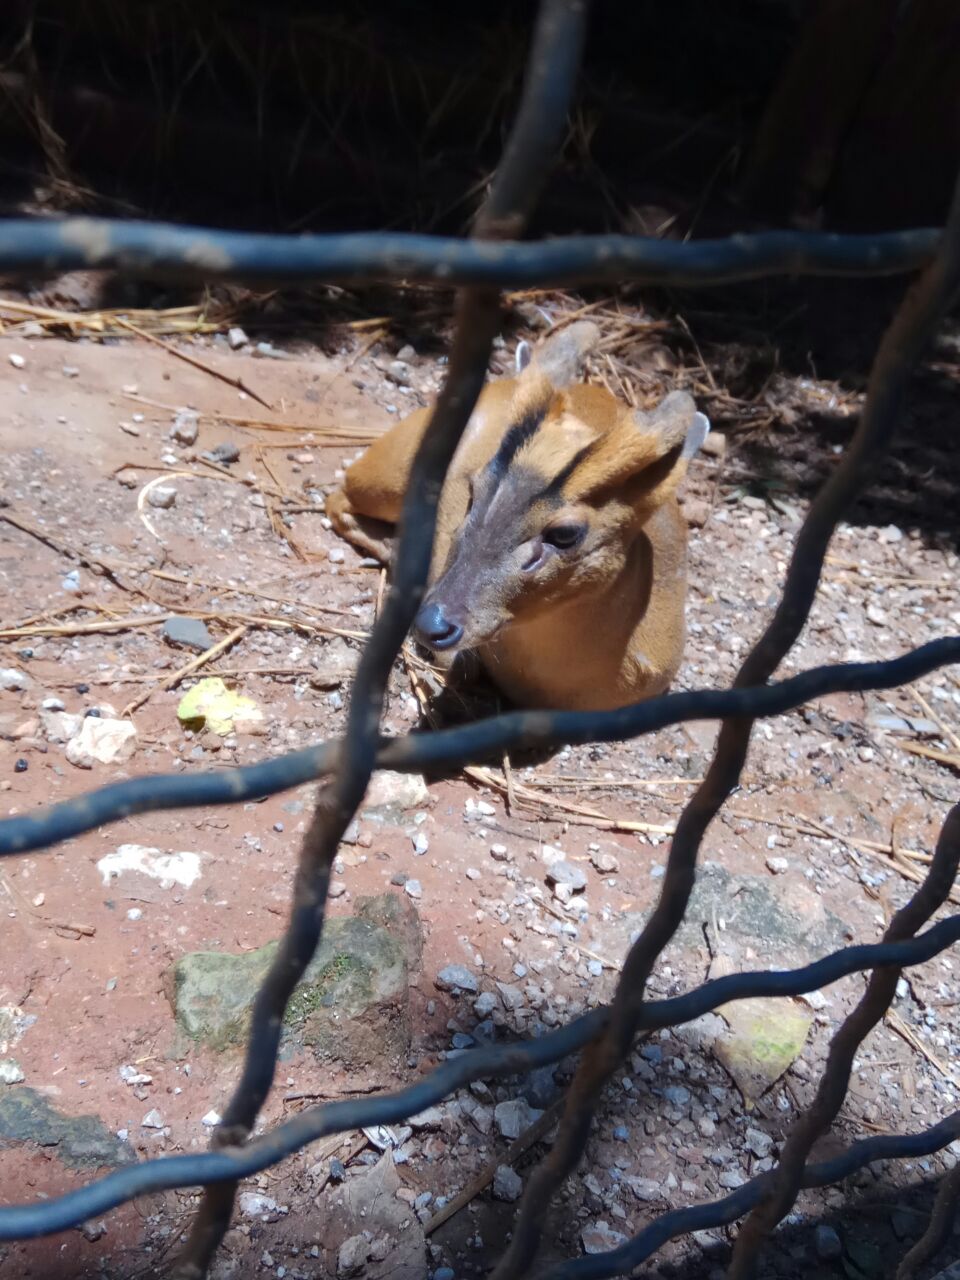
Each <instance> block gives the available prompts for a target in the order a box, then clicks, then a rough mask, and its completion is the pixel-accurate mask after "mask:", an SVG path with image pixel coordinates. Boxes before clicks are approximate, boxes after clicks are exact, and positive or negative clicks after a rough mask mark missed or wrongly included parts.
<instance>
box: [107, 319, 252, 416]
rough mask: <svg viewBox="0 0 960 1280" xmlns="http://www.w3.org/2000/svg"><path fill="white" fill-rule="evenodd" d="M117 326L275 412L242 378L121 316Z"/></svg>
mask: <svg viewBox="0 0 960 1280" xmlns="http://www.w3.org/2000/svg"><path fill="white" fill-rule="evenodd" d="M117 324H119V325H120V326H121V327H122V328H124V329H129V330H130V332H131V333H135V334H136V335H137V337H138V338H144V339H145V340H146V341H147V342H152V343H153V345H154V346H155V347H160V348H161V350H163V351H166V352H168V354H170V355H172V356H175V357H176V358H177V359H178V360H182V361H183V362H184V363H185V364H189V365H193V367H194V369H199V370H200V371H201V372H202V373H208V374H209V375H210V377H211V378H217V379H219V381H220V382H225V383H226V384H227V386H228V387H234V388H235V389H236V390H237V391H242V392H243V393H244V394H245V395H248V396H250V398H251V399H252V400H256V402H257V403H258V404H262V405H263V407H264V408H265V409H269V410H270V412H271V413H272V412H273V405H272V404H270V402H269V401H268V400H264V398H263V396H261V395H258V394H257V393H256V391H253V390H252V389H251V388H250V387H248V386H247V385H246V383H245V382H244V381H243V379H242V378H231V377H230V375H229V374H228V373H221V372H220V370H219V369H214V368H213V367H212V366H211V365H209V364H206V363H205V362H204V361H203V360H198V359H197V357H196V356H190V355H187V353H186V352H185V351H179V350H178V349H177V348H176V347H175V346H173V344H172V343H170V342H164V341H163V339H162V338H158V337H156V336H155V335H154V334H152V333H148V332H147V331H146V329H141V328H140V326H139V325H135V324H131V323H130V321H129V320H124V319H122V318H121V317H120V316H118V317H117Z"/></svg>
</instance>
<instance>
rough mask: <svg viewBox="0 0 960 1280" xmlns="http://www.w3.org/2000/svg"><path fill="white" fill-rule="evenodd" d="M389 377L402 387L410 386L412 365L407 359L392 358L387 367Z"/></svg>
mask: <svg viewBox="0 0 960 1280" xmlns="http://www.w3.org/2000/svg"><path fill="white" fill-rule="evenodd" d="M386 374H387V377H388V378H389V379H390V380H391V381H392V382H395V383H396V384H397V385H398V386H400V387H409V386H410V366H409V365H408V364H407V362H406V360H391V361H390V363H389V364H388V365H387V369H386Z"/></svg>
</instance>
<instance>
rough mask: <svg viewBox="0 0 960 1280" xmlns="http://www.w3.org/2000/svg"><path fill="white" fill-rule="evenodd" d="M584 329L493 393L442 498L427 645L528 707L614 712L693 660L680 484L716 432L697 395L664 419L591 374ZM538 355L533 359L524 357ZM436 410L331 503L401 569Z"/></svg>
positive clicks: (349, 534) (419, 624) (521, 367)
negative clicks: (419, 462)
mask: <svg viewBox="0 0 960 1280" xmlns="http://www.w3.org/2000/svg"><path fill="white" fill-rule="evenodd" d="M598 336H599V335H598V330H597V328H596V326H595V325H594V324H592V323H590V322H589V321H581V322H579V323H575V324H572V325H570V326H569V327H567V328H566V329H563V330H561V331H560V332H558V333H557V334H556V335H555V336H553V337H551V338H548V339H547V340H546V341H545V342H544V343H543V345H542V347H541V348H540V350H539V351H537V352H536V353H535V354H534V355H533V357H532V358H528V360H527V361H526V362H524V360H523V356H522V354H521V353H522V352H523V349H524V347H525V344H523V346H522V347H521V351H518V360H517V365H518V373H517V376H516V377H515V378H504V379H501V380H498V381H496V382H491V383H488V384H487V385H486V386H485V387H484V389H483V392H482V394H481V396H480V399H479V401H478V403H477V406H476V408H475V410H474V412H473V415H472V417H471V419H470V422H469V423H468V425H467V429H466V431H465V433H464V435H463V438H462V440H461V442H460V445H459V446H458V448H457V452H456V454H455V456H454V459H453V462H452V463H451V465H450V469H449V471H448V473H447V478H446V481H445V483H444V486H443V491H442V493H441V497H440V506H439V512H438V518H437V532H436V538H435V541H434V548H433V562H432V567H431V571H430V578H429V585H428V590H427V593H426V595H425V597H424V600H423V603H422V605H421V607H420V610H419V612H418V613H417V617H416V622H415V636H416V638H417V639H418V640H419V641H420V642H421V643H422V644H424V645H425V646H427V647H428V648H430V649H432V650H433V652H434V653H435V654H436V655H437V656H438V658H443V659H444V660H446V659H448V658H449V659H451V660H452V657H453V656H455V655H456V654H457V653H459V652H462V651H468V650H472V651H474V652H475V653H476V655H477V656H478V657H479V659H480V662H481V664H482V666H483V667H484V668H485V670H486V672H487V673H488V675H489V676H490V677H491V679H492V680H493V681H494V683H495V684H497V685H498V686H499V687H500V689H501V690H502V691H503V692H504V693H505V694H506V695H507V697H508V698H509V699H510V700H511V701H513V702H515V703H517V704H519V705H521V706H527V707H558V708H568V709H595V710H601V709H605V708H610V707H619V706H624V705H625V704H627V703H630V702H637V701H639V700H640V699H642V698H647V697H650V696H652V695H653V694H657V693H662V692H663V690H664V689H666V688H667V686H668V685H669V684H670V682H671V680H672V679H673V677H674V675H675V674H676V671H677V668H678V667H679V665H680V659H681V656H682V653H683V644H684V636H685V627H684V598H685V594H686V538H687V534H686V524H685V522H684V519H683V516H682V515H681V512H680V508H679V504H678V502H677V497H676V494H677V488H678V486H679V484H680V482H681V480H682V479H683V477H684V475H685V473H686V470H687V463H688V461H689V459H690V458H691V457H692V456H693V454H694V453H696V451H697V450H698V449H699V448H700V446H701V445H702V443H703V441H704V439H705V437H706V435H707V432H708V431H709V429H710V428H709V423H708V422H707V419H706V418H705V417H704V416H703V414H701V413H698V412H697V410H696V407H695V405H694V402H693V400H692V399H691V397H690V396H689V395H687V394H686V392H682V391H674V392H671V393H670V394H669V395H668V396H667V397H666V399H665V400H663V402H662V403H661V404H660V405H659V406H658V407H657V408H656V409H654V410H652V411H651V412H642V411H640V410H634V409H630V408H628V407H627V406H626V405H623V404H621V403H620V402H619V401H618V400H617V399H616V398H615V397H614V396H613V395H611V394H610V392H609V391H607V390H606V389H605V388H603V387H600V386H593V385H589V384H584V383H582V382H580V381H578V379H579V375H580V373H581V370H582V366H583V361H584V359H585V357H586V355H587V354H588V353H589V352H590V351H591V350H592V349H593V347H594V346H595V345H596V342H597V339H598ZM527 350H529V349H527ZM430 414H431V410H430V409H421V410H418V411H416V412H415V413H412V414H411V415H410V416H409V417H408V418H405V419H404V420H403V421H402V422H400V423H398V424H397V426H395V427H394V428H393V429H392V430H390V431H388V432H387V433H386V434H385V435H383V436H382V437H380V439H378V440H376V441H375V442H374V443H373V444H372V445H371V446H370V448H369V449H367V451H366V452H365V453H364V454H363V455H362V456H361V457H360V458H359V459H358V460H357V461H356V462H355V463H354V464H353V465H352V466H351V467H350V468H349V469H348V471H347V473H346V477H345V479H344V483H343V488H342V489H341V490H339V491H337V492H335V493H333V494H332V495H331V496H330V497H329V498H328V499H327V512H328V514H329V516H330V518H331V520H332V521H333V524H334V527H335V528H336V529H337V530H338V532H339V533H341V534H342V535H343V536H344V537H345V538H347V539H348V540H349V541H350V542H353V543H354V544H355V545H356V546H358V547H359V548H360V549H362V550H363V551H364V552H366V553H367V554H372V555H374V556H375V557H377V558H378V559H380V560H382V561H384V562H388V561H389V556H390V541H389V533H390V530H389V528H388V527H386V526H390V525H394V524H396V522H397V520H398V519H399V517H400V510H401V506H402V503H403V495H404V490H405V487H406V484H407V478H408V476H409V473H410V466H411V463H412V461H413V456H414V454H415V452H416V450H417V446H418V445H419V443H420V440H421V438H422V436H423V433H424V430H425V428H426V426H427V423H428V421H429V419H430Z"/></svg>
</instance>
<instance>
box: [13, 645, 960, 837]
mask: <svg viewBox="0 0 960 1280" xmlns="http://www.w3.org/2000/svg"><path fill="white" fill-rule="evenodd" d="M958 661H960V636H949V637H947V638H945V639H943V640H932V641H930V643H929V644H925V645H922V646H921V647H920V648H919V649H914V650H912V651H911V652H909V653H905V654H903V655H902V656H901V657H899V658H893V659H891V660H890V661H887V662H857V663H842V664H838V665H836V666H829V667H814V668H812V669H811V670H809V671H804V672H801V674H800V675H796V676H792V677H791V678H790V679H789V680H782V681H780V682H779V683H777V684H770V685H761V686H760V687H758V688H755V689H699V690H694V691H692V692H689V693H668V694H663V695H662V696H660V697H658V698H650V699H649V700H648V701H646V702H639V703H636V704H634V705H633V706H629V707H623V708H621V709H619V710H616V711H516V712H510V713H508V714H506V715H502V716H493V717H490V718H489V719H486V720H479V721H476V722H475V723H473V724H467V725H463V726H461V727H458V728H455V729H441V730H437V731H434V732H431V733H412V734H409V735H407V736H406V737H403V738H383V739H381V746H380V751H379V753H378V756H377V765H378V767H380V768H386V769H395V770H398V771H400V772H407V773H410V772H413V771H416V770H421V769H424V768H427V767H430V766H435V765H438V764H446V765H457V764H466V763H467V762H468V761H470V760H477V759H482V758H483V757H484V756H487V755H490V754H493V753H495V752H498V751H504V750H515V749H516V748H517V747H533V746H542V745H546V744H549V743H551V742H570V743H585V742H617V741H621V740H623V739H626V738H633V737H639V736H640V735H641V734H645V733H654V732H656V731H657V730H659V729H665V728H667V727H668V726H670V725H674V724H679V723H680V722H681V721H684V720H721V719H723V718H724V717H727V716H736V715H748V716H751V717H758V718H759V717H767V716H775V715H783V714H784V713H785V712H788V711H792V710H794V709H795V708H796V707H799V706H802V705H803V703H805V702H809V701H810V700H811V699H812V698H822V697H825V696H827V695H829V694H832V693H850V692H855V691H860V692H862V691H864V690H867V689H890V688H895V687H896V686H898V685H903V684H909V683H910V682H911V681H913V680H917V679H919V678H920V676H923V675H926V674H927V673H928V672H930V671H934V670H936V668H938V667H942V666H946V665H947V664H948V663H952V662H958ZM338 751H339V743H338V742H336V741H333V742H321V743H318V744H317V745H316V746H314V747H306V748H304V749H302V750H300V751H292V752H290V753H289V754H288V755H284V756H277V757H275V758H274V759H271V760H265V761H264V762H263V763H261V764H253V765H245V766H244V767H243V768H240V769H224V770H215V771H210V772H205V773H200V772H198V773H189V774H179V773H168V774H157V775H154V776H153V777H142V778H131V779H130V780H129V781H126V782H113V783H110V784H109V785H108V786H105V787H101V788H99V790H97V791H90V792H87V793H86V794H85V795H81V796H78V797H77V798H76V799H74V800H65V801H63V802H62V803H61V804H57V805H51V806H50V807H48V808H43V809H39V810H37V811H35V812H33V813H26V814H19V815H18V816H17V817H15V818H5V819H4V820H3V821H2V822H0V855H6V854H15V853H27V852H33V851H36V850H39V849H42V848H44V847H45V846H48V847H53V846H54V845H56V844H59V843H60V842H61V841H63V840H68V839H70V838H71V837H72V836H78V835H81V834H82V833H83V832H85V831H93V830H95V829H96V828H97V827H101V826H104V825H106V824H107V823H109V822H117V821H119V820H120V819H121V818H128V817H130V815H131V814H134V813H152V812H156V811H159V810H163V809H175V808H178V807H182V808H195V807H197V806H199V805H207V804H237V803H239V802H240V801H242V800H253V799H259V798H260V797H262V796H268V795H275V794H276V793H277V792H280V791H288V790H289V789H290V788H291V787H298V786H301V785H302V784H303V783H306V782H312V781H314V780H315V779H316V778H318V777H322V776H323V775H324V774H326V773H328V772H329V771H330V770H331V769H332V768H333V767H334V766H335V764H336V761H337V753H338Z"/></svg>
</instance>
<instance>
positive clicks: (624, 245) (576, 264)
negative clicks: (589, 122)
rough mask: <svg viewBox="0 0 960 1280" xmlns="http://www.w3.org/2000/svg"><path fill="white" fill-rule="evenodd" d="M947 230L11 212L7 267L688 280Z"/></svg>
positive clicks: (541, 280) (171, 273)
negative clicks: (569, 226)
mask: <svg viewBox="0 0 960 1280" xmlns="http://www.w3.org/2000/svg"><path fill="white" fill-rule="evenodd" d="M940 236H941V232H940V231H939V230H935V229H928V228H923V229H918V230H913V231H889V232H885V233H883V234H881V235H875V236H864V235H836V234H833V233H830V232H821V231H763V232H754V233H750V234H740V235H736V236H731V237H729V239H725V240H689V241H683V242H681V241H674V240H654V239H650V238H647V237H645V236H615V235H608V236H565V237H564V238H563V239H557V240H544V241H540V242H533V243H521V242H513V243H511V242H503V241H500V242H486V243H484V242H481V241H477V240H457V239H452V238H449V239H445V238H443V237H440V236H423V235H406V234H402V233H400V232H386V231H370V232H350V233H347V234H343V235H317V236H284V235H265V234H257V233H253V232H246V231H218V230H214V229H212V228H210V227H185V226H173V225H171V224H169V223H160V222H134V221H130V222H126V221H115V220H111V219H108V218H82V217H71V218H10V219H5V220H4V221H3V222H0V274H13V273H16V274H17V275H20V276H23V275H25V274H26V273H27V272H35V273H41V272H43V273H45V272H50V271H74V270H90V269H92V268H112V269H115V270H118V271H122V272H124V273H125V274H131V273H139V274H143V273H149V274H150V275H151V276H153V277H158V276H162V277H165V278H168V279H177V280H183V281H195V282H197V283H203V282H204V281H208V280H215V279H224V280H242V281H246V282H247V283H249V284H259V285H283V284H287V285H297V286H302V285H304V284H308V283H317V282H329V283H334V282H335V283H339V284H361V283H364V282H367V281H407V282H413V281H416V282H419V283H423V284H449V285H472V286H478V287H486V288H508V289H522V288H527V287H529V286H540V287H544V288H546V287H550V286H554V287H560V286H570V285H575V284H583V283H585V282H590V283H593V284H604V283H606V284H619V283H620V282H621V281H623V280H632V281H636V282H637V283H646V284H651V285H654V284H656V285H670V286H674V287H678V286H681V285H696V286H700V285H704V284H712V285H718V284H731V283H733V282H735V281H738V280H754V279H759V278H761V277H765V276H776V275H789V276H801V275H814V276H888V275H899V274H901V273H902V272H907V271H915V270H917V269H918V268H919V267H923V266H925V265H926V263H928V262H929V261H930V259H931V258H932V257H933V255H934V254H935V253H936V251H937V246H938V244H939V242H940Z"/></svg>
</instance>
